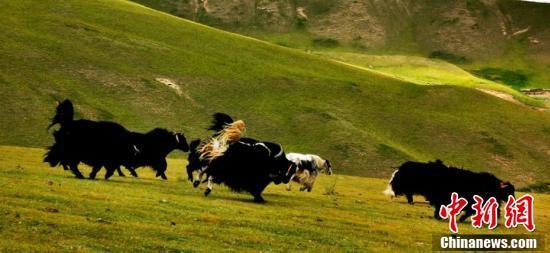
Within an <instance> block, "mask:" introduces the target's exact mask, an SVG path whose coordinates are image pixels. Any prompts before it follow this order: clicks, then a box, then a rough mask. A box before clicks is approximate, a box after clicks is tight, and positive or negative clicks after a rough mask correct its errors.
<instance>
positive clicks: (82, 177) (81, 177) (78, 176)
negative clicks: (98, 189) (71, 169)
mask: <svg viewBox="0 0 550 253" xmlns="http://www.w3.org/2000/svg"><path fill="white" fill-rule="evenodd" d="M75 177H76V178H78V179H84V176H82V175H77V176H75Z"/></svg>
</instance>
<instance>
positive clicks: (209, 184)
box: [204, 176, 213, 196]
mask: <svg viewBox="0 0 550 253" xmlns="http://www.w3.org/2000/svg"><path fill="white" fill-rule="evenodd" d="M212 179H213V178H212V176H208V185H207V188H206V190H205V191H204V196H208V194H210V192H212Z"/></svg>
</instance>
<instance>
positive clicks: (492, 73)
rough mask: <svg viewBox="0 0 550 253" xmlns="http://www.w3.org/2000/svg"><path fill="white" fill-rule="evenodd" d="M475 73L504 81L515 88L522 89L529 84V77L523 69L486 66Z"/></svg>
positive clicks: (497, 80)
mask: <svg viewBox="0 0 550 253" xmlns="http://www.w3.org/2000/svg"><path fill="white" fill-rule="evenodd" d="M473 73H474V74H476V75H478V76H480V77H483V78H485V79H489V80H493V81H496V82H500V83H504V84H506V85H509V86H512V87H514V88H515V89H520V88H523V87H525V86H526V85H527V84H528V78H527V76H526V75H525V74H523V73H522V72H521V71H511V70H505V69H498V68H484V69H479V70H475V71H473Z"/></svg>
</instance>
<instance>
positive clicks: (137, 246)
mask: <svg viewBox="0 0 550 253" xmlns="http://www.w3.org/2000/svg"><path fill="white" fill-rule="evenodd" d="M0 154H1V155H0V189H2V190H1V191H0V192H1V193H0V209H2V212H0V217H1V218H0V232H1V234H2V236H1V237H0V251H39V252H44V251H71V252H74V251H78V252H87V251H92V252H94V251H115V252H117V251H127V252H135V251H161V252H165V251H181V250H184V251H186V252H187V251H197V252H205V251H212V250H214V251H220V250H223V251H238V252H258V251H264V252H265V251H274V252H279V251H280V252H289V251H296V252H297V251H300V252H303V251H311V252H321V251H322V252H358V251H361V252H365V251H366V252H370V251H372V252H400V251H408V252H426V251H429V250H430V249H431V236H432V234H446V233H448V226H447V223H446V222H440V221H436V220H434V219H432V218H431V215H432V209H431V208H430V207H428V205H426V204H425V203H417V204H415V205H414V206H411V205H408V204H406V201H405V199H403V198H401V199H398V200H394V201H389V200H388V198H386V197H385V196H382V194H381V191H382V190H383V189H384V187H385V185H386V180H381V179H369V178H361V177H352V176H343V175H333V176H330V177H329V176H325V175H322V176H320V177H319V179H318V182H317V185H316V186H315V188H314V189H313V192H311V193H305V192H298V191H296V187H295V189H294V191H292V192H287V191H286V190H284V186H282V185H278V186H276V185H271V186H269V187H268V189H267V191H266V193H265V194H264V195H265V197H266V199H267V200H268V203H267V204H265V205H258V204H254V203H252V202H250V196H248V195H244V194H237V193H232V192H230V191H228V190H227V189H226V188H224V187H221V186H216V187H215V189H214V191H213V192H212V194H211V195H210V196H209V197H208V198H205V197H204V196H202V190H200V189H194V188H192V186H191V184H190V183H189V182H186V181H185V175H184V171H183V165H184V161H182V160H174V159H172V160H170V161H169V169H168V173H169V174H168V176H169V178H170V180H169V181H161V180H157V179H154V178H153V175H152V173H151V172H150V171H149V170H147V169H143V170H140V172H139V173H140V175H141V178H138V179H134V178H120V177H117V176H115V177H113V178H112V179H111V180H109V181H104V180H95V181H91V180H77V179H74V178H72V177H71V176H70V175H69V174H70V173H68V172H66V171H63V170H62V169H60V168H56V169H50V168H47V167H46V166H45V165H44V164H42V163H40V157H41V155H42V150H40V149H31V148H17V147H5V146H0ZM332 185H335V187H334V189H335V191H336V192H337V195H324V192H325V188H326V187H329V188H331V186H332ZM518 195H521V194H518ZM535 198H536V202H535V225H536V226H537V230H536V232H535V233H534V234H539V235H543V234H545V233H547V231H548V226H550V219H549V218H548V210H550V205H549V203H550V196H549V195H545V194H536V195H535ZM420 199H421V197H418V198H417V200H420ZM171 222H174V223H175V225H171ZM411 228H414V233H411V232H412V230H411ZM459 230H460V232H461V233H465V234H471V233H478V234H486V233H490V234H492V233H496V234H502V233H512V234H517V233H525V232H526V231H525V230H524V229H523V228H517V229H511V230H508V229H505V228H504V226H503V225H502V220H501V221H500V225H499V227H497V229H495V230H493V231H491V230H488V229H481V230H480V229H473V228H471V227H470V225H469V224H460V225H459Z"/></svg>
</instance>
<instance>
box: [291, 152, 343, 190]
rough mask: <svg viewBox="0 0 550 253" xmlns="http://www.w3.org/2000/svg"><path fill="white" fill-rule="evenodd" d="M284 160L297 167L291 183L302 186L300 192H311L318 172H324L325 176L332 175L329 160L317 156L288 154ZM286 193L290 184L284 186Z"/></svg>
mask: <svg viewBox="0 0 550 253" xmlns="http://www.w3.org/2000/svg"><path fill="white" fill-rule="evenodd" d="M286 158H287V159H288V160H290V161H292V162H294V164H296V166H297V167H298V169H297V170H296V173H295V174H294V175H293V176H292V178H291V181H294V182H297V183H299V184H301V185H302V187H300V191H304V190H307V191H308V192H311V190H312V189H313V184H315V179H316V178H317V176H318V175H319V172H324V173H326V174H327V175H332V166H331V164H330V161H329V160H326V159H323V158H321V157H320V156H318V155H313V154H300V153H288V154H287V155H286ZM286 189H287V191H290V189H291V188H290V182H289V183H288V184H286Z"/></svg>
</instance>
